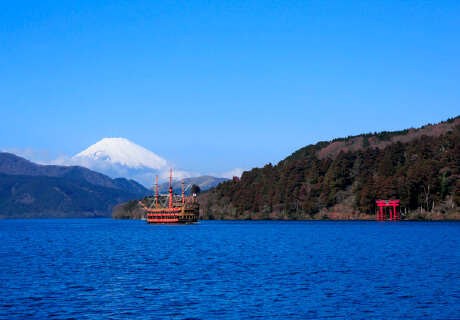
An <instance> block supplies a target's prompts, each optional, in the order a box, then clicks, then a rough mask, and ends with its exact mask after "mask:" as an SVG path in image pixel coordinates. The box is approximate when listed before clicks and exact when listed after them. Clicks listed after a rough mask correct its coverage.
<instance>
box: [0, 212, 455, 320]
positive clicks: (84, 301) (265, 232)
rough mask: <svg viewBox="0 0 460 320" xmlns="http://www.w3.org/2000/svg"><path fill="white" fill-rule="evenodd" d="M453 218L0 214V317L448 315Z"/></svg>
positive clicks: (450, 313) (451, 306)
mask: <svg viewBox="0 0 460 320" xmlns="http://www.w3.org/2000/svg"><path fill="white" fill-rule="evenodd" d="M459 231H460V223H458V222H441V223H440V222H332V221H331V222H317V221H315V222H274V221H265V222H250V221H248V222H242V221H240V222H212V221H211V222H199V223H198V224H194V225H179V226H174V225H147V224H146V223H145V221H128V220H110V219H87V220H2V221H0V318H2V319H3V318H6V319H24V318H39V319H45V318H46V319H50V318H58V319H151V318H166V319H169V318H170V319H187V318H189V319H190V318H195V319H218V318H221V319H251V318H258V319H267V318H272V319H290V318H292V319H316V318H333V317H335V318H347V319H353V318H354V319H378V318H385V319H387V318H399V319H406V318H415V319H426V318H431V319H458V318H460V280H459V279H460V272H459V271H460V267H459V265H460V252H459V248H460V246H459V244H460V243H459V242H460V237H459V235H460V233H459Z"/></svg>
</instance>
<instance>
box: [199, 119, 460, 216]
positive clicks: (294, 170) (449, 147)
mask: <svg viewBox="0 0 460 320" xmlns="http://www.w3.org/2000/svg"><path fill="white" fill-rule="evenodd" d="M376 199H400V201H401V211H402V212H403V215H402V216H403V217H412V218H414V219H425V218H427V219H458V218H459V217H460V214H459V211H460V117H456V118H454V119H449V120H447V121H445V122H442V123H439V124H436V125H427V126H424V127H422V128H420V129H409V130H403V131H396V132H380V133H375V134H365V135H360V136H357V137H348V138H340V139H335V140H333V141H331V142H319V143H317V144H316V145H309V146H307V147H304V148H302V149H300V150H298V151H296V152H294V153H293V154H292V155H291V156H289V157H287V158H286V159H284V160H283V161H280V162H279V163H278V164H277V165H275V166H273V165H272V164H267V165H266V166H264V167H263V168H254V169H252V170H251V171H246V172H244V173H243V175H242V177H241V179H240V180H239V181H238V180H233V181H228V182H223V183H221V184H220V185H219V186H218V187H217V188H215V190H214V191H213V192H205V193H204V194H201V195H200V196H199V199H198V201H199V203H200V205H201V207H202V208H203V212H202V217H203V218H206V217H207V218H217V219H322V218H324V217H325V218H327V219H329V218H334V217H342V218H345V217H355V218H356V217H358V218H360V219H361V218H363V219H365V218H367V217H369V215H372V214H375V212H376V203H375V200H376Z"/></svg>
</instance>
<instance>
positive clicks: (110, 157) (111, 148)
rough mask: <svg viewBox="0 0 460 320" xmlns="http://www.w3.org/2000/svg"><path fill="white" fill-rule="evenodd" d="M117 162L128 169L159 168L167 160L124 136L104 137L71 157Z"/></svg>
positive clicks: (164, 164)
mask: <svg viewBox="0 0 460 320" xmlns="http://www.w3.org/2000/svg"><path fill="white" fill-rule="evenodd" d="M73 159H74V160H78V159H91V160H99V161H105V162H109V163H113V164H118V165H120V166H123V167H127V168H130V169H136V170H138V169H153V170H161V169H164V168H166V167H167V161H166V160H165V159H163V158H162V157H160V156H158V155H156V154H155V153H153V152H151V151H149V150H147V149H145V148H144V147H141V146H140V145H138V144H135V143H133V142H131V141H129V140H128V139H125V138H104V139H102V140H101V141H99V142H97V143H95V144H93V145H92V146H90V147H89V148H88V149H86V150H84V151H82V152H80V153H79V154H77V155H76V156H74V157H73Z"/></svg>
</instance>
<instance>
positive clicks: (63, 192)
mask: <svg viewBox="0 0 460 320" xmlns="http://www.w3.org/2000/svg"><path fill="white" fill-rule="evenodd" d="M150 193H151V191H149V190H147V189H146V188H144V187H143V186H142V185H140V184H139V183H137V182H136V181H133V180H126V179H124V178H118V179H114V180H112V179H110V178H109V177H107V176H105V175H103V174H100V173H98V172H94V171H91V170H89V169H86V168H83V167H78V166H72V167H63V166H45V165H38V164H35V163H32V162H30V161H27V160H25V159H23V158H20V157H18V156H15V155H13V154H9V153H0V218H53V217H54V218H68V217H73V218H78V217H110V214H111V212H112V208H113V207H114V206H115V205H117V204H119V203H121V202H126V201H129V200H133V199H140V198H142V197H145V196H146V195H148V194H150Z"/></svg>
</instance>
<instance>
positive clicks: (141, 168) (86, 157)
mask: <svg viewBox="0 0 460 320" xmlns="http://www.w3.org/2000/svg"><path fill="white" fill-rule="evenodd" d="M56 164H60V163H56ZM70 164H72V165H80V166H82V167H86V168H88V169H91V170H94V171H97V172H100V173H103V174H105V175H108V176H109V177H111V178H113V179H115V178H119V177H123V178H126V179H131V180H135V181H136V182H139V183H140V184H142V185H144V186H145V187H146V188H150V187H151V186H153V185H154V184H155V176H156V175H158V182H159V183H162V182H165V181H167V180H168V178H169V169H170V168H171V167H172V168H173V179H174V180H176V181H178V180H182V179H186V178H189V179H188V180H187V181H188V182H189V183H196V184H197V185H198V186H200V188H201V190H203V191H204V190H206V189H209V188H210V187H211V186H216V185H217V184H218V183H219V182H221V181H223V180H227V179H223V178H215V177H209V176H207V177H206V179H203V177H200V174H192V173H190V172H188V171H183V170H177V169H174V165H173V164H172V163H171V162H169V161H167V160H166V159H164V158H162V157H160V156H159V155H157V154H155V153H153V152H151V151H149V150H147V149H146V148H144V147H141V146H140V145H137V144H135V143H133V142H131V141H129V140H128V139H125V138H104V139H102V140H101V141H99V142H97V143H95V144H93V145H92V146H90V147H89V148H88V149H86V150H83V151H82V152H80V153H79V154H77V155H75V156H73V157H72V158H71V159H70ZM193 176H195V177H196V178H192V177H193Z"/></svg>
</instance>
